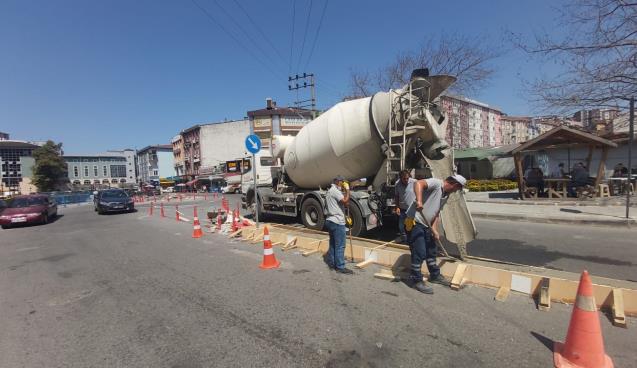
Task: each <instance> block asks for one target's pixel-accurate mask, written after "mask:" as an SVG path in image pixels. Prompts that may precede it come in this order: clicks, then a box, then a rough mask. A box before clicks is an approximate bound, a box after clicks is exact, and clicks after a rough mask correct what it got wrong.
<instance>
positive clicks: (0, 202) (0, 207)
mask: <svg viewBox="0 0 637 368" xmlns="http://www.w3.org/2000/svg"><path fill="white" fill-rule="evenodd" d="M5 208H7V201H5V200H4V199H0V213H2V210H4V209H5Z"/></svg>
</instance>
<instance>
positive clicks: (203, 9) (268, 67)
mask: <svg viewBox="0 0 637 368" xmlns="http://www.w3.org/2000/svg"><path fill="white" fill-rule="evenodd" d="M190 1H191V2H192V3H193V4H194V5H195V6H196V7H197V8H198V9H199V10H200V11H201V12H202V13H203V14H204V15H205V16H206V17H207V18H208V19H209V20H210V21H211V22H213V23H214V24H216V25H217V26H218V27H219V28H220V29H221V30H222V31H223V32H224V33H225V34H226V35H228V37H230V38H231V39H232V40H233V41H234V42H235V43H236V44H237V45H239V46H240V47H241V48H243V49H244V51H246V52H247V53H248V54H250V55H251V56H252V58H253V59H254V60H256V61H257V62H258V63H259V64H261V66H263V67H264V68H266V69H267V70H268V71H269V72H270V73H272V75H273V76H275V77H276V78H277V79H282V77H281V75H279V74H278V73H277V72H275V71H274V70H273V69H272V68H270V66H269V65H267V64H266V63H264V62H263V61H262V60H261V59H260V58H259V57H257V55H255V54H254V53H253V52H252V50H250V48H249V47H246V46H245V45H244V44H243V43H242V42H241V41H240V40H239V39H237V38H236V37H235V36H234V35H233V34H232V33H231V32H230V31H228V30H227V29H226V27H224V26H223V24H221V22H219V21H218V20H217V19H216V18H215V17H213V16H212V14H210V12H208V11H207V10H206V9H205V8H204V7H202V6H201V5H199V3H197V1H196V0H190Z"/></svg>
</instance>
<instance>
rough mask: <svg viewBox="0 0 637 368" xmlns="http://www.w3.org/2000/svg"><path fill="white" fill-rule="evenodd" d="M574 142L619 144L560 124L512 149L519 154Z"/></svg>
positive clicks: (614, 145) (606, 144) (568, 144)
mask: <svg viewBox="0 0 637 368" xmlns="http://www.w3.org/2000/svg"><path fill="white" fill-rule="evenodd" d="M574 144H582V145H593V146H602V147H603V146H606V147H617V144H616V143H615V142H613V141H609V140H608V139H604V138H601V137H598V136H596V135H594V134H590V133H586V132H583V131H581V130H577V129H572V128H568V127H566V126H559V127H557V128H554V129H551V130H549V131H548V132H546V133H544V134H540V135H539V136H537V137H535V138H533V139H531V140H530V141H526V142H524V143H522V144H521V145H520V146H519V147H517V148H515V149H514V150H512V151H511V153H512V154H517V153H520V152H523V151H537V150H541V149H546V148H557V147H560V146H570V145H574Z"/></svg>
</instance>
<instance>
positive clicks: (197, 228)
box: [192, 206, 203, 238]
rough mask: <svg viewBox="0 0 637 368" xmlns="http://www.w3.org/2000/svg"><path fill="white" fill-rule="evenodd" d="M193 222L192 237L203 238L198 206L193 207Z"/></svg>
mask: <svg viewBox="0 0 637 368" xmlns="http://www.w3.org/2000/svg"><path fill="white" fill-rule="evenodd" d="M193 216H194V219H193V222H192V237H193V238H201V236H202V235H203V232H202V231H201V224H200V223H199V217H198V216H197V206H195V208H194V209H193Z"/></svg>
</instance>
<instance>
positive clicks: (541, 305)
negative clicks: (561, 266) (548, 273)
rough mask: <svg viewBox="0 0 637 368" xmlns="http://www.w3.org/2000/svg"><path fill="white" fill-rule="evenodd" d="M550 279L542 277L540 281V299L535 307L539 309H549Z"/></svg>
mask: <svg viewBox="0 0 637 368" xmlns="http://www.w3.org/2000/svg"><path fill="white" fill-rule="evenodd" d="M550 286H551V279H549V278H548V277H543V278H542V281H540V296H539V298H540V300H539V301H538V303H537V308H538V309H539V310H541V311H545V312H546V311H548V310H550V309H551V290H550Z"/></svg>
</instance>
